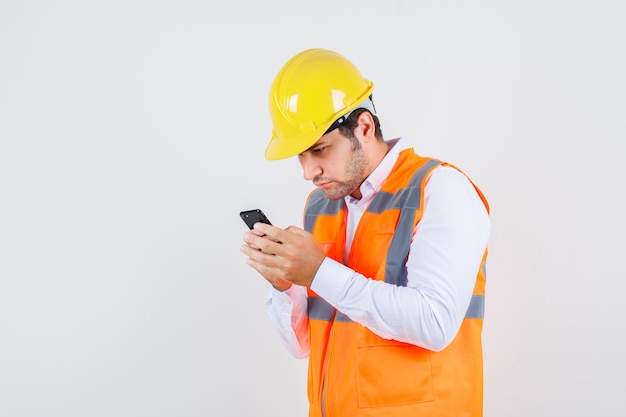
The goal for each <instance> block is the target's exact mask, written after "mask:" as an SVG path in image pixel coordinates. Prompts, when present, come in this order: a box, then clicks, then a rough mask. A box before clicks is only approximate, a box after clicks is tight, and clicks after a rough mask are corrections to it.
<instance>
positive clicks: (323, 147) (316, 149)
mask: <svg viewBox="0 0 626 417" xmlns="http://www.w3.org/2000/svg"><path fill="white" fill-rule="evenodd" d="M324 149H326V146H320V147H319V148H315V149H313V153H320V152H322V151H323V150H324Z"/></svg>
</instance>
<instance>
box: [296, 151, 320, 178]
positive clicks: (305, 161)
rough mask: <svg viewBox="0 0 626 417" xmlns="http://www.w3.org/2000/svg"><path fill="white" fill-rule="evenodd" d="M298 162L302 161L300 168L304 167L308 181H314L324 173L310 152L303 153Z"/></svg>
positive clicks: (304, 174)
mask: <svg viewBox="0 0 626 417" xmlns="http://www.w3.org/2000/svg"><path fill="white" fill-rule="evenodd" d="M298 160H299V161H300V166H301V167H302V174H303V176H304V179H305V180H307V181H312V180H313V178H315V177H317V176H318V175H320V174H321V173H322V168H321V167H320V166H319V164H318V163H317V162H316V161H315V158H313V157H312V156H311V155H309V153H308V152H304V153H301V154H300V155H298Z"/></svg>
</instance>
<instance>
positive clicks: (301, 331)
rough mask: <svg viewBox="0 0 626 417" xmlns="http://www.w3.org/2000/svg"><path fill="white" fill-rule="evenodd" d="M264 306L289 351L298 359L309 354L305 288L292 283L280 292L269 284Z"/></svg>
mask: <svg viewBox="0 0 626 417" xmlns="http://www.w3.org/2000/svg"><path fill="white" fill-rule="evenodd" d="M266 308H267V312H268V314H269V316H270V320H271V322H272V324H273V326H274V329H275V330H276V332H277V333H278V336H279V338H280V340H281V342H282V343H283V345H284V346H285V348H287V350H288V351H289V353H291V354H292V355H293V356H294V357H296V358H300V359H301V358H306V357H307V356H309V351H310V345H309V318H308V315H307V293H306V288H305V287H301V286H298V285H292V286H291V287H290V288H289V289H288V290H286V291H283V292H281V291H278V290H276V289H275V288H274V287H272V286H271V285H270V289H269V294H268V298H267V302H266Z"/></svg>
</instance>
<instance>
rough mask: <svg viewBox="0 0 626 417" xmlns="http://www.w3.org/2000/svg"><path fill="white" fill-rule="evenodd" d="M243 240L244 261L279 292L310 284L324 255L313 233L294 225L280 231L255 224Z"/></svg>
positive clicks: (279, 229)
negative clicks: (294, 286)
mask: <svg viewBox="0 0 626 417" xmlns="http://www.w3.org/2000/svg"><path fill="white" fill-rule="evenodd" d="M243 240H244V242H245V244H244V245H243V246H242V247H241V252H243V253H244V254H245V255H247V256H248V260H247V264H248V265H250V266H251V267H252V268H254V269H256V270H257V271H258V272H259V273H260V274H261V275H263V277H264V278H265V279H266V280H268V281H269V282H270V283H271V284H272V285H273V286H274V287H275V288H276V289H277V290H279V291H284V290H286V289H288V288H289V287H290V286H291V284H296V285H301V286H307V287H308V286H310V285H311V282H313V278H314V277H315V274H316V273H317V270H318V269H319V267H320V265H321V264H322V261H323V260H324V258H325V257H326V256H325V255H324V252H323V251H322V249H321V248H320V246H319V245H318V243H317V242H316V241H315V239H314V238H313V236H312V235H311V234H310V233H308V232H307V231H305V230H302V229H299V228H297V227H295V226H289V227H288V228H287V229H285V230H283V229H281V228H279V227H276V226H271V225H268V224H263V223H257V224H255V225H254V228H253V229H252V230H251V231H249V232H247V233H246V234H245V235H244V237H243Z"/></svg>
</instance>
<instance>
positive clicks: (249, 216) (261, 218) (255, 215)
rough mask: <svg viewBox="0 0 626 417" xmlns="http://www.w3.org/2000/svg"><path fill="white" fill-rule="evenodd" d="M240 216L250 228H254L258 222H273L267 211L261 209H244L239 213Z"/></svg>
mask: <svg viewBox="0 0 626 417" xmlns="http://www.w3.org/2000/svg"><path fill="white" fill-rule="evenodd" d="M239 216H241V218H242V220H243V221H244V222H245V223H246V224H247V225H248V227H249V228H250V229H252V227H253V226H254V224H255V223H258V222H261V223H266V224H272V223H270V221H269V219H268V218H267V216H266V215H265V213H263V211H261V210H259V209H254V210H246V211H242V212H241V213H239Z"/></svg>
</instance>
